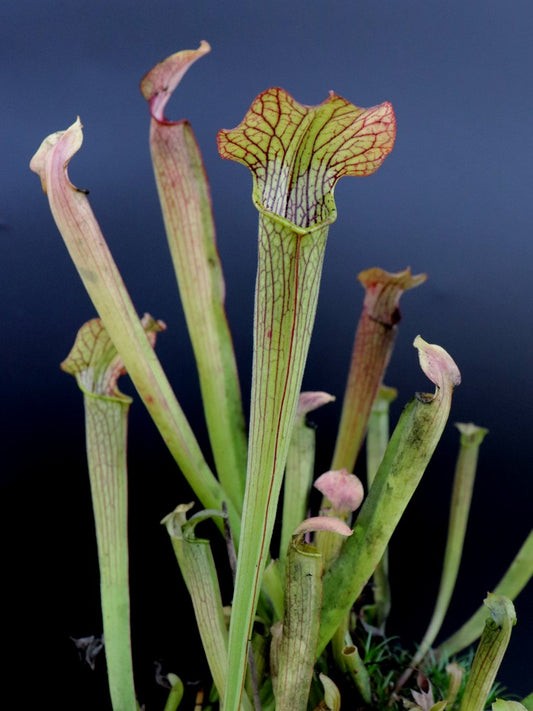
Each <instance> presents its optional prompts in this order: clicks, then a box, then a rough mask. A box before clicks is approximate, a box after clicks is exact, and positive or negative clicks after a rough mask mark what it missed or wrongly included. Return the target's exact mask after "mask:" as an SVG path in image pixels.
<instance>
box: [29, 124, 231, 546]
mask: <svg viewBox="0 0 533 711" xmlns="http://www.w3.org/2000/svg"><path fill="white" fill-rule="evenodd" d="M82 141H83V134H82V129H81V122H80V121H79V119H78V120H77V121H76V122H75V123H74V124H73V125H72V126H70V128H68V129H67V130H66V131H58V132H57V133H55V134H52V135H51V136H49V137H48V138H46V139H45V140H44V141H43V143H42V144H41V147H40V148H39V150H38V151H37V153H36V154H35V155H34V157H33V158H32V161H31V163H30V167H31V169H32V170H33V171H34V172H36V173H37V174H38V175H39V177H40V178H41V184H42V187H43V190H44V191H45V192H46V194H47V195H48V200H49V203H50V209H51V212H52V215H53V217H54V219H55V222H56V224H57V227H58V229H59V232H60V233H61V235H62V237H63V239H64V241H65V245H66V247H67V249H68V251H69V254H70V256H71V258H72V261H73V262H74V265H75V266H76V269H77V270H78V273H79V275H80V277H81V279H82V281H83V284H84V286H85V288H86V290H87V292H88V294H89V296H90V298H91V301H92V302H93V304H94V306H95V308H96V310H97V312H98V314H99V315H100V318H101V319H102V323H103V324H104V326H105V329H106V331H107V333H108V334H109V336H110V338H111V340H112V341H113V343H114V345H115V347H116V349H117V351H118V353H119V354H120V356H121V358H122V360H123V362H124V365H125V367H126V369H127V371H128V374H129V376H130V377H131V379H132V381H133V384H134V385H135V387H136V389H137V392H138V393H139V396H140V397H141V399H142V400H143V402H144V404H145V405H146V408H147V409H148V411H149V413H150V415H151V416H152V418H153V420H154V422H155V424H156V425H157V428H158V429H159V432H160V433H161V436H162V437H163V439H164V441H165V442H166V444H167V446H168V448H169V450H170V452H171V453H172V455H173V456H174V458H175V460H176V462H177V464H178V466H179V467H180V469H181V471H182V472H183V474H184V476H185V477H186V479H187V481H188V482H189V483H190V485H191V487H192V489H193V490H194V492H195V494H196V495H197V496H198V498H199V499H200V501H201V502H202V504H203V505H204V506H205V507H206V508H217V509H220V508H221V507H222V502H224V501H226V502H227V504H228V509H229V510H230V512H231V511H233V509H234V507H233V504H232V502H231V500H229V499H228V496H227V494H226V493H225V492H224V490H223V488H222V486H221V485H220V483H219V482H218V481H217V479H216V478H215V477H214V475H213V473H212V472H211V470H210V468H209V466H208V465H207V462H206V461H205V459H204V456H203V454H202V452H201V450H200V447H199V445H198V442H197V440H196V438H195V436H194V433H193V432H192V430H191V428H190V425H189V423H188V421H187V419H186V417H185V415H184V413H183V411H182V409H181V407H180V405H179V403H178V401H177V399H176V396H175V395H174V392H173V390H172V388H171V386H170V384H169V382H168V380H167V377H166V375H165V373H164V371H163V369H162V367H161V364H160V362H159V360H158V359H157V357H156V355H155V353H154V351H153V349H152V347H151V345H150V342H149V340H148V338H147V336H146V334H145V332H144V329H143V327H142V324H141V321H140V319H139V317H138V316H137V313H136V311H135V308H134V306H133V303H132V301H131V299H130V296H129V294H128V292H127V290H126V287H125V286H124V283H123V281H122V277H121V276H120V273H119V271H118V269H117V266H116V264H115V262H114V260H113V257H112V255H111V252H110V251H109V248H108V246H107V244H106V242H105V239H104V237H103V235H102V232H101V230H100V227H99V225H98V222H97V221H96V218H95V216H94V214H93V212H92V210H91V207H90V205H89V201H88V199H87V194H86V191H83V190H79V189H77V188H76V187H75V186H74V185H72V183H71V182H70V180H69V179H68V175H67V166H68V163H69V161H70V159H71V158H72V157H73V156H74V155H75V154H76V153H77V151H78V150H79V149H80V147H81V144H82ZM232 520H236V521H238V517H237V516H236V515H235V514H233V515H232ZM234 535H235V536H236V537H238V531H234Z"/></svg>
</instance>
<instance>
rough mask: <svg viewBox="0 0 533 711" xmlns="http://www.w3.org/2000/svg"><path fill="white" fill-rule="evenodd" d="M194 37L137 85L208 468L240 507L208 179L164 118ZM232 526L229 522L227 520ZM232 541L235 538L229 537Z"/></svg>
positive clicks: (241, 466) (190, 137)
mask: <svg viewBox="0 0 533 711" xmlns="http://www.w3.org/2000/svg"><path fill="white" fill-rule="evenodd" d="M209 50H210V47H209V45H208V44H207V43H206V42H202V44H201V45H200V47H199V49H197V50H185V51H182V52H177V53H176V54H173V55H171V56H170V57H168V58H167V59H165V60H164V61H163V62H160V63H159V64H157V65H156V66H155V67H154V68H153V69H152V70H151V71H150V72H149V73H148V74H147V75H146V76H145V77H144V79H143V81H142V82H141V91H142V94H143V96H144V98H145V99H147V101H148V102H149V104H150V113H151V117H152V119H151V122H150V151H151V155H152V164H153V167H154V173H155V179H156V183H157V189H158V193H159V199H160V202H161V209H162V213H163V219H164V223H165V229H166V233H167V238H168V244H169V247H170V253H171V256H172V263H173V265H174V271H175V273H176V279H177V282H178V286H179V291H180V296H181V303H182V306H183V311H184V314H185V319H186V321H187V330H188V332H189V336H190V338H191V343H192V347H193V351H194V356H195V360H196V364H197V367H198V375H199V379H200V389H201V393H202V401H203V406H204V414H205V418H206V422H207V428H208V432H209V438H210V441H211V446H212V449H213V455H214V459H215V464H216V470H217V473H218V476H219V478H220V481H221V483H222V486H223V488H224V491H225V492H226V493H227V495H228V496H229V497H230V499H231V501H232V502H233V504H234V506H235V509H236V510H237V511H240V509H241V507H242V501H243V497H244V480H245V474H246V448H247V441H246V430H245V423H244V414H243V410H242V403H241V393H240V386H239V380H238V375H237V365H236V362H235V354H234V350H233V343H232V338H231V333H230V330H229V326H228V321H227V318H226V312H225V308H224V300H225V285H224V277H223V274H222V266H221V263H220V257H219V254H218V250H217V245H216V237H215V226H214V222H213V214H212V209H211V195H210V191H209V184H208V181H207V176H206V173H205V169H204V166H203V162H202V156H201V153H200V149H199V147H198V144H197V142H196V138H195V136H194V133H193V131H192V128H191V126H190V125H189V123H188V122H187V121H178V122H175V121H169V120H168V119H166V118H165V116H164V110H165V106H166V103H167V101H168V100H169V99H170V97H171V96H172V93H173V91H174V90H175V88H176V86H177V85H178V83H179V81H180V80H181V78H182V76H183V74H184V73H185V71H186V70H187V69H188V68H189V67H190V65H191V64H192V63H193V62H194V61H196V59H198V58H199V57H201V56H203V55H204V54H205V53H206V52H209ZM231 525H232V529H233V530H235V527H236V522H235V521H233V520H232V521H231ZM235 543H236V544H238V541H236V542H235Z"/></svg>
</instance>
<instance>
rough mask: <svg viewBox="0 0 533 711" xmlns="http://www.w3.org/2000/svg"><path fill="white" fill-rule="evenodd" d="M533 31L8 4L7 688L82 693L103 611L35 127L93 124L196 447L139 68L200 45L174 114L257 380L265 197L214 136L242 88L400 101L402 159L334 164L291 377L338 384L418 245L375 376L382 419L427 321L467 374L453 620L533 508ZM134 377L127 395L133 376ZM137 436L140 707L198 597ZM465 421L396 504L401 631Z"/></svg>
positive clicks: (313, 385) (332, 410)
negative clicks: (202, 167) (366, 287)
mask: <svg viewBox="0 0 533 711" xmlns="http://www.w3.org/2000/svg"><path fill="white" fill-rule="evenodd" d="M532 36H533V8H532V5H531V2H530V0H512V1H508V2H503V1H502V0H469V2H463V0H446V2H444V1H440V2H438V1H433V2H431V1H430V2H428V0H404V1H403V2H400V1H399V0H397V1H396V2H395V1H393V0H381V2H373V3H369V2H364V3H363V2H360V1H359V0H328V1H327V0H308V1H307V2H303V1H302V2H296V1H292V2H290V1H288V0H270V1H269V2H263V3H259V2H245V1H244V0H243V1H242V2H237V1H236V0H226V1H224V2H222V1H219V2H216V1H214V0H213V1H211V2H210V1H208V0H196V2H184V1H183V0H151V1H150V2H141V1H140V0H84V1H83V2H80V0H53V2H52V1H51V0H40V1H39V2H36V1H35V0H17V2H4V3H2V7H1V9H0V57H1V67H2V69H1V76H2V108H1V121H0V149H1V156H2V158H1V160H2V163H1V165H2V169H1V171H0V181H1V186H0V220H1V225H0V227H1V231H0V269H1V274H2V281H1V289H2V296H1V298H2V311H1V313H2V333H3V345H2V349H1V356H0V358H1V368H0V373H1V375H0V378H1V380H2V386H1V387H2V407H1V416H2V429H1V433H2V453H3V457H2V495H1V496H2V499H1V500H2V516H1V519H2V525H3V533H2V539H1V540H2V549H3V552H2V556H3V559H4V563H3V565H2V568H3V588H4V592H5V593H6V596H7V598H6V601H5V603H4V604H3V605H2V610H3V613H2V614H3V615H5V624H4V622H2V626H3V627H4V628H5V629H7V637H5V638H4V639H3V641H2V646H3V647H4V648H5V651H6V653H9V655H10V658H11V665H10V667H9V668H8V670H6V677H7V681H5V682H4V684H3V689H4V691H3V692H2V694H4V693H5V691H6V690H7V689H8V688H9V687H10V686H13V687H14V688H15V690H16V691H17V693H19V694H21V699H25V698H31V699H32V700H33V701H35V700H36V699H37V698H38V694H40V693H42V694H44V696H45V698H46V699H47V700H48V701H47V703H49V704H51V705H52V706H54V708H57V709H63V708H65V709H66V708H78V709H81V708H85V707H87V708H89V707H90V706H91V705H92V706H91V707H92V708H95V707H97V706H96V705H95V704H96V701H95V699H94V696H92V694H93V691H92V689H93V682H92V680H91V677H90V673H89V672H88V671H85V669H83V670H81V671H80V669H79V666H78V663H77V660H76V657H75V653H74V651H73V648H72V645H71V643H70V642H69V639H68V638H69V635H72V636H76V637H80V636H83V635H87V634H91V633H94V632H97V631H98V630H99V625H100V623H99V617H98V614H99V613H98V583H97V570H96V556H95V548H94V541H93V531H92V519H91V512H90V508H89V505H88V483H87V477H86V471H85V462H84V455H83V422H82V403H81V396H80V394H79V392H78V390H77V388H76V386H75V383H74V381H73V380H72V378H70V377H68V376H67V375H65V374H63V373H62V372H60V370H59V367H58V366H59V363H60V361H61V360H62V359H63V358H64V357H65V356H66V354H67V352H68V350H69V349H70V346H71V344H72V342H73V340H74V336H75V333H76V330H77V329H78V327H79V326H80V325H81V324H82V323H83V322H84V321H85V320H87V319H89V318H91V317H92V316H93V315H94V312H93V309H92V307H91V305H90V303H89V302H88V299H87V297H86V295H85V293H84V291H83V289H82V286H81V284H80V282H79V280H78V277H77V275H76V274H75V272H74V269H73V267H72V266H71V264H70V263H69V259H68V257H67V254H66V251H65V249H64V246H63V244H62V242H61V240H60V238H59V236H58V234H57V232H56V229H55V226H54V224H53V222H52V219H51V217H50V214H49V211H48V206H47V202H46V199H45V197H44V195H43V194H42V193H41V190H40V186H39V182H38V179H37V177H36V176H35V175H33V174H32V173H30V171H29V169H28V162H29V160H30V157H31V155H32V154H33V152H34V151H35V150H36V149H37V147H38V146H39V144H40V142H41V140H42V139H43V138H44V137H45V136H46V135H48V134H49V133H51V132H53V131H55V130H58V129H63V128H66V127H67V126H68V125H70V124H71V123H72V122H73V120H74V119H75V117H76V115H78V114H79V115H80V116H81V118H82V121H83V123H84V126H85V143H84V146H83V149H82V150H81V152H80V153H79V154H78V156H76V158H75V159H74V161H73V163H72V166H71V171H70V172H71V177H72V179H73V181H74V183H75V184H77V185H79V186H81V187H87V188H90V191H91V201H92V205H93V208H94V210H95V212H96V214H97V216H98V218H99V219H100V221H101V225H102V228H103V230H104V232H105V234H106V235H107V237H108V240H109V243H110V246H111V248H112V250H113V252H114V254H115V257H116V259H117V261H118V263H119V265H120V267H121V268H122V270H123V273H124V277H125V280H126V282H127V284H128V286H129V288H130V290H131V293H132V296H133V298H134V301H135V303H136V305H137V306H138V309H139V311H141V312H142V311H145V310H148V311H150V312H151V313H153V314H154V315H155V316H157V317H159V318H163V319H164V320H165V321H166V322H167V324H168V332H167V333H166V334H165V335H163V336H161V338H160V340H159V344H158V352H159V354H160V357H161V359H162V361H163V363H164V364H165V366H166V367H167V368H168V371H169V374H170V376H171V380H172V382H173V383H174V384H175V388H176V390H177V393H178V395H179V398H180V401H181V402H182V405H183V407H184V409H185V411H186V412H187V413H188V415H189V417H190V419H191V422H192V423H193V425H194V426H195V427H197V428H199V430H200V436H201V439H202V442H203V443H204V444H205V435H204V431H203V424H202V419H201V412H200V409H199V400H198V393H197V384H196V380H195V373H194V367H193V363H192V358H191V353H190V348H189V344H188V341H187V336H186V333H185V330H184V324H183V318H182V314H181V312H180V307H179V305H178V303H177V300H176V292H175V288H174V283H173V274H172V271H171V268H170V264H169V260H168V259H167V253H166V246H165V241H164V235H163V229H162V224H161V219H160V216H159V212H158V205H157V199H156V192H155V188H154V184H153V179H152V173H151V166H150V162H149V152H148V142H147V141H148V133H147V131H148V123H149V117H148V111H147V107H146V106H145V103H144V101H143V99H142V98H141V96H140V93H139V91H138V83H139V80H140V79H141V77H142V76H143V74H144V73H145V72H146V71H147V70H148V69H149V68H150V67H151V66H152V65H153V64H154V63H155V62H156V61H159V60H160V59H162V58H163V57H165V56H166V55H168V54H170V53H172V52H174V51H177V50H178V49H182V48H195V47H197V46H198V43H199V41H200V40H201V39H206V40H208V41H209V42H210V43H211V45H212V48H213V51H212V53H211V54H210V55H208V56H207V57H205V58H203V59H201V60H200V61H199V62H198V63H197V64H196V65H195V66H194V67H193V68H192V69H191V71H190V72H189V74H188V75H187V76H186V78H185V80H184V81H183V84H182V86H181V87H180V89H179V91H178V94H177V97H175V99H173V100H172V102H171V104H170V105H169V107H168V115H169V116H170V117H172V118H182V117H188V118H189V119H190V120H191V121H192V123H193V126H194V128H195V130H196V133H197V137H198V140H199V142H200V145H201V147H202V149H203V151H204V156H205V163H206V168H207V171H208V174H209V176H210V179H211V183H212V190H213V203H214V211H215V217H216V221H217V226H218V238H219V244H220V251H221V253H222V257H223V260H224V265H225V270H226V278H227V284H228V286H227V306H228V313H229V317H230V320H231V324H232V327H233V329H234V332H235V341H236V349H237V354H238V359H239V363H240V366H241V368H242V373H243V390H244V392H245V394H246V398H247V397H248V391H249V371H250V360H251V352H250V351H251V348H250V347H251V326H250V321H251V313H252V292H253V282H254V269H255V267H254V263H255V230H256V214H255V211H254V208H253V206H252V204H251V200H250V189H251V179H250V176H249V175H248V174H247V171H246V170H245V169H244V168H243V167H241V166H238V165H235V164H232V163H228V162H225V161H222V160H221V159H220V158H219V157H218V154H217V150H216V144H215V135H216V132H217V130H218V129H219V128H222V127H226V128H227V127H232V126H234V125H235V124H237V123H238V122H239V121H240V120H241V118H242V116H243V114H244V112H245V110H246V109H247V107H248V105H249V104H250V102H251V100H252V98H253V97H254V96H255V95H256V94H257V93H258V92H260V91H261V90H263V89H265V88H267V87H268V86H272V85H280V86H282V87H284V88H285V89H287V90H288V91H289V92H291V93H292V94H293V95H294V96H295V98H296V99H297V100H299V101H300V102H303V103H308V104H314V103H318V102H320V101H322V100H323V99H324V98H325V97H326V95H327V92H328V90H330V89H333V90H335V92H337V93H338V94H340V95H342V96H345V97H346V98H348V99H350V100H351V101H353V102H355V103H357V104H359V105H362V106H369V105H372V104H375V103H378V102H381V101H383V100H385V99H388V100H390V101H392V103H393V104H394V107H395V110H396V113H397V119H398V139H397V143H396V147H395V149H394V152H393V154H392V155H391V157H390V158H389V159H388V160H387V161H386V163H385V164H384V166H383V167H382V168H381V169H380V170H379V172H378V173H376V175H375V176H373V177H371V178H367V179H364V180H360V179H359V180H356V179H350V180H344V181H342V182H341V183H340V184H339V186H338V189H337V202H338V211H339V219H338V221H337V223H336V224H335V225H334V227H333V228H332V230H331V237H330V244H329V247H328V252H327V257H326V264H325V271H324V277H323V287H322V294H321V302H320V305H319V311H318V316H317V323H316V332H315V336H314V340H313V342H312V348H311V354H310V363H309V368H308V372H307V376H306V379H305V386H306V388H308V389H323V390H327V391H329V392H332V393H335V394H337V395H339V396H340V395H341V394H342V390H343V384H344V375H345V370H346V366H347V362H348V358H349V351H350V348H351V342H352V336H353V328H354V325H355V322H356V320H357V317H358V311H359V308H360V302H361V295H362V290H361V289H360V287H359V285H358V283H357V282H356V274H357V273H358V272H359V271H360V270H362V269H364V268H367V267H370V266H381V267H383V268H386V269H389V270H398V269H402V268H404V267H406V266H407V265H410V266H411V267H412V269H413V270H414V271H415V272H420V271H424V272H427V273H428V275H429V280H428V282H427V284H425V285H424V286H422V287H421V288H419V289H417V290H416V291H414V292H411V293H409V294H407V295H406V296H405V297H404V300H403V313H404V319H403V322H402V326H401V332H400V336H399V339H398V344H397V349H396V353H395V356H394V360H393V362H392V364H391V366H390V369H389V372H388V376H387V382H388V383H389V384H390V385H395V386H396V387H398V389H399V391H400V400H399V404H398V405H397V406H396V407H395V409H394V416H395V417H397V415H398V412H399V410H400V407H401V403H403V402H405V400H407V399H408V398H409V397H410V396H411V394H412V393H413V392H414V391H415V390H417V389H424V388H426V387H427V382H426V381H425V378H424V376H423V375H422V373H421V372H420V370H419V368H418V365H417V359H416V353H415V351H414V349H413V348H412V346H411V344H412V341H413V338H414V337H415V335H416V334H417V333H421V334H422V336H423V337H424V338H425V339H426V340H429V341H432V342H436V343H439V344H441V345H443V346H444V347H446V348H447V349H448V350H449V351H450V353H451V354H452V355H453V356H454V357H455V359H456V361H457V363H458V364H459V366H460V369H461V371H462V375H463V384H462V385H461V387H460V388H459V389H458V390H457V393H456V397H455V401H454V406H453V412H452V418H451V422H453V421H470V420H472V421H474V422H476V423H477V424H480V425H483V426H485V427H488V428H489V430H490V434H489V436H488V437H487V439H486V442H485V444H484V445H483V451H482V454H481V460H480V472H479V477H478V481H477V484H476V490H475V500H474V504H473V511H472V519H471V525H470V530H469V536H468V543H467V545H466V550H465V557H464V563H463V566H462V569H461V574H460V580H459V583H458V588H457V594H456V596H455V597H454V599H453V603H452V607H451V610H450V617H449V619H448V621H447V622H446V625H445V632H446V633H450V632H452V631H453V629H454V627H455V626H456V625H458V624H459V623H461V622H462V621H463V620H464V619H465V617H466V616H468V615H469V614H470V613H471V612H472V611H473V610H474V609H475V608H476V606H477V604H478V603H479V602H480V600H481V599H482V598H483V597H484V595H485V592H486V591H487V589H489V588H490V587H491V586H492V585H494V583H495V582H496V581H497V580H498V579H499V577H500V575H501V574H502V573H503V571H504V569H505V568H506V566H507V564H508V562H509V561H510V559H511V557H512V556H513V555H514V553H515V552H516V550H517V549H518V547H519V545H520V544H521V542H522V541H523V539H524V538H525V536H526V534H527V533H528V531H529V529H530V527H531V520H532V518H533V516H532V512H533V505H532V492H533V487H532V471H531V470H532V462H531V442H532V435H533V426H532V415H533V399H532V394H533V384H532V381H531V378H530V369H531V362H532V355H533V330H532V327H531V322H532V311H533V307H532V298H531V281H532V280H531V274H532V272H533V247H532V241H531V240H532V223H533V207H532V206H533V200H532V197H531V188H532V184H533V180H532V179H533V169H532V164H533V163H532V161H533V134H532V131H531V127H530V124H531V116H532V115H533V91H532V80H531V77H532V70H533V43H532V41H531V37H532ZM123 388H124V389H125V390H126V391H128V392H131V387H130V386H129V384H128V383H127V382H125V383H124V385H123ZM338 414H339V404H338V403H337V404H335V405H331V406H329V407H328V408H325V409H324V411H323V412H322V413H320V414H317V416H316V418H315V420H316V421H317V422H318V424H319V431H318V437H319V444H320V463H321V466H322V467H323V468H327V463H328V457H329V455H330V449H329V444H328V436H329V435H330V434H331V431H332V429H333V427H334V424H335V422H336V419H337V417H338ZM131 437H132V447H131V503H132V514H131V528H132V538H133V541H134V544H136V545H137V549H136V550H137V553H136V557H135V558H134V560H133V561H132V577H133V582H134V585H135V586H136V587H135V588H134V590H135V592H134V602H133V616H134V622H135V625H136V636H135V644H136V650H137V655H138V656H137V658H138V667H139V679H140V681H139V687H140V692H141V696H142V698H143V700H147V701H149V702H150V701H151V700H152V699H153V693H152V685H151V675H152V663H153V661H154V660H156V659H160V660H162V662H163V665H164V670H165V671H169V670H174V671H177V672H182V673H183V676H184V678H186V679H190V678H193V675H194V672H193V671H191V670H190V669H191V664H190V657H191V655H192V653H193V652H194V646H191V641H190V636H191V629H192V626H191V624H190V618H191V610H190V607H189V605H188V603H184V602H182V601H181V600H180V597H179V596H180V594H181V593H180V592H179V591H180V590H181V587H180V585H181V581H180V580H179V574H178V572H177V571H176V570H175V569H174V567H173V559H172V555H171V551H170V546H169V544H168V542H167V540H166V534H165V532H164V531H163V530H162V528H161V527H160V526H159V523H158V522H159V520H160V519H161V518H162V517H163V516H164V515H165V514H166V513H167V512H169V511H170V510H171V509H172V508H173V507H174V506H175V505H176V504H177V503H179V502H181V501H183V500H188V499H189V498H190V493H189V492H188V490H187V488H186V486H184V484H183V482H182V481H181V480H180V476H179V474H178V473H177V472H176V471H175V469H174V467H173V463H172V461H171V459H170V457H169V456H168V455H167V454H166V452H165V449H164V447H163V445H162V443H161V441H160V439H159V436H158V434H157V433H156V432H155V431H154V428H153V427H152V425H151V423H150V422H149V421H148V419H147V417H146V415H145V414H144V412H143V410H142V407H141V405H140V404H139V403H136V404H135V405H134V407H133V410H132V422H131ZM457 439H458V437H457V433H456V431H455V430H454V428H453V426H452V424H450V426H449V427H448V430H447V433H446V435H445V437H444V441H443V443H442V446H441V447H440V448H439V450H438V451H437V454H436V456H435V458H434V461H433V462H432V464H431V466H430V469H429V471H428V472H427V476H426V479H425V481H424V483H423V484H422V486H421V488H420V491H419V493H418V494H417V496H416V498H415V500H414V501H413V502H412V505H411V507H410V510H409V522H407V523H406V524H404V525H402V526H401V528H400V530H399V531H398V535H397V536H396V538H395V540H394V542H393V544H392V556H393V557H392V575H393V580H392V583H393V595H394V603H395V610H394V616H393V620H392V621H391V628H390V632H391V633H395V632H396V633H399V634H405V633H406V631H407V630H408V629H409V628H411V629H412V630H413V631H414V633H415V635H421V634H422V632H423V631H424V629H425V624H426V622H427V620H428V615H429V614H430V610H431V601H432V599H433V595H434V593H435V591H436V587H437V584H438V572H439V567H440V556H441V552H442V549H443V544H444V538H445V530H446V519H447V504H448V498H449V492H450V485H451V479H452V470H453V463H454V457H455V448H456V443H457ZM400 553H402V554H403V556H404V558H403V563H401V564H400V563H399V562H398V556H399V554H400ZM25 595H28V598H27V599H24V597H25ZM532 600H533V590H532V588H531V587H530V588H529V590H528V591H526V592H525V593H523V594H522V596H521V597H520V598H519V599H518V601H517V609H518V618H519V624H518V627H517V628H516V631H515V633H514V638H513V640H512V642H511V647H510V652H509V655H508V658H507V661H506V662H505V664H504V667H503V673H502V679H503V681H504V682H505V683H507V684H508V685H510V686H514V689H515V690H516V692H517V693H524V694H525V693H526V692H529V691H531V688H532V687H533V683H532V679H533V671H532V667H533V657H532V654H531V635H532V632H533V602H532ZM21 602H22V603H23V604H21ZM185 621H186V622H185ZM161 626H166V629H165V630H164V633H163V634H162V633H161V629H160V628H161ZM180 657H181V659H182V661H178V660H179V659H180ZM101 667H102V664H101V663H100V665H99V668H100V671H98V670H97V672H96V675H97V678H100V677H99V676H98V675H99V674H100V675H101ZM15 673H18V674H17V676H18V678H22V679H23V683H22V685H21V684H20V683H16V682H15ZM10 680H11V681H10ZM73 688H75V689H76V696H73V695H72V689H73ZM26 695H29V696H26ZM160 706H161V704H160V703H159V702H158V703H157V704H156V703H155V702H154V703H152V704H151V706H149V708H159V707H160ZM98 708H104V707H103V706H102V705H101V704H100V705H99V706H98Z"/></svg>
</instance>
